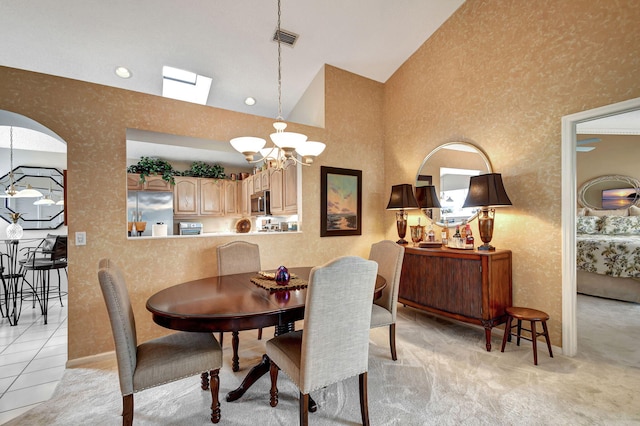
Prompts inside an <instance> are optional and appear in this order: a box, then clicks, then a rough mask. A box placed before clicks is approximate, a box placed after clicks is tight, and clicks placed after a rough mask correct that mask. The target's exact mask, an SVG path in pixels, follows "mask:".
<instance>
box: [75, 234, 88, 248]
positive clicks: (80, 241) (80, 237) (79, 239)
mask: <svg viewBox="0 0 640 426" xmlns="http://www.w3.org/2000/svg"><path fill="white" fill-rule="evenodd" d="M76 245H77V246H86V245H87V233H86V232H84V231H83V232H76Z"/></svg>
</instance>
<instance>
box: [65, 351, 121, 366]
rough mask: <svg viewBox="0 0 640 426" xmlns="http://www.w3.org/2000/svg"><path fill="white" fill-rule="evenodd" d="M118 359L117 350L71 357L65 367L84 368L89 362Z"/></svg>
mask: <svg viewBox="0 0 640 426" xmlns="http://www.w3.org/2000/svg"><path fill="white" fill-rule="evenodd" d="M115 360H116V352H115V351H111V352H103V353H101V354H96V355H90V356H85V357H82V358H76V359H70V360H69V361H67V363H66V364H65V368H83V367H86V366H88V365H89V364H94V363H96V362H102V361H115Z"/></svg>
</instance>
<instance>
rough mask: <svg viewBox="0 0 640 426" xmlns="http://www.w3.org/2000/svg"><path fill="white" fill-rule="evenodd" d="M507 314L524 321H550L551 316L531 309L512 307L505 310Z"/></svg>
mask: <svg viewBox="0 0 640 426" xmlns="http://www.w3.org/2000/svg"><path fill="white" fill-rule="evenodd" d="M505 310H506V311H507V314H508V315H510V316H512V317H513V318H515V319H519V320H523V321H548V320H549V314H547V313H546V312H542V311H539V310H537V309H531V308H521V307H517V306H511V307H508V308H506V309H505Z"/></svg>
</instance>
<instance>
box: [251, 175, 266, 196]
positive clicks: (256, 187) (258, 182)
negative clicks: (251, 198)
mask: <svg viewBox="0 0 640 426" xmlns="http://www.w3.org/2000/svg"><path fill="white" fill-rule="evenodd" d="M262 173H266V172H258V173H256V174H255V175H253V193H254V194H255V193H256V192H260V191H263V190H264V188H263V187H262V178H261V175H262Z"/></svg>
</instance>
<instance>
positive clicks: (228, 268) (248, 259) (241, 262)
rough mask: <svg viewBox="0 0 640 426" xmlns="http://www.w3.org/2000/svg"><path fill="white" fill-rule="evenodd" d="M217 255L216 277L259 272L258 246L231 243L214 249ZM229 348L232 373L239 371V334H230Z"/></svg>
mask: <svg viewBox="0 0 640 426" xmlns="http://www.w3.org/2000/svg"><path fill="white" fill-rule="evenodd" d="M216 253H217V255H218V275H220V276H223V275H233V274H244V273H247V272H258V271H260V246H258V245H257V244H252V243H248V242H246V241H231V242H229V243H226V244H222V245H220V246H218V247H216ZM232 336H233V337H232V340H231V346H232V348H233V358H232V367H231V369H232V370H233V371H238V370H239V369H240V362H239V361H238V360H239V358H238V347H239V346H240V338H239V333H238V332H237V331H234V332H232ZM260 339H262V329H261V328H260V329H258V340H260ZM220 344H221V345H222V332H220Z"/></svg>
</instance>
